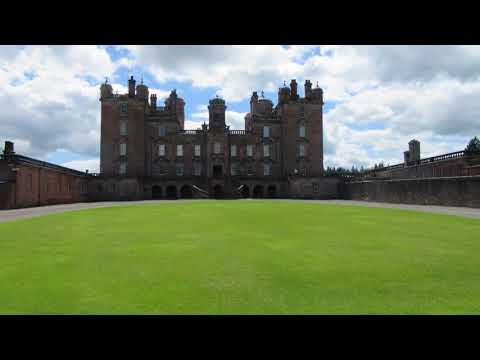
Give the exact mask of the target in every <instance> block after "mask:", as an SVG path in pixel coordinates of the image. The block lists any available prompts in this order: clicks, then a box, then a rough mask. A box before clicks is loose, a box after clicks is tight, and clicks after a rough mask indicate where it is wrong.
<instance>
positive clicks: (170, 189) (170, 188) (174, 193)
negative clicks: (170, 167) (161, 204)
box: [166, 185, 177, 200]
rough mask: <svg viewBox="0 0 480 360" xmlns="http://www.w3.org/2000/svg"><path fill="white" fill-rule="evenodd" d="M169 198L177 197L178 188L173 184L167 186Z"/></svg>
mask: <svg viewBox="0 0 480 360" xmlns="http://www.w3.org/2000/svg"><path fill="white" fill-rule="evenodd" d="M166 197H167V199H171V200H172V199H176V198H177V188H176V187H175V186H173V185H170V186H167V194H166Z"/></svg>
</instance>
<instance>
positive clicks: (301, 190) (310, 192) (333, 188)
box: [288, 177, 343, 200]
mask: <svg viewBox="0 0 480 360" xmlns="http://www.w3.org/2000/svg"><path fill="white" fill-rule="evenodd" d="M342 183H343V179H340V178H333V177H332V178H326V177H297V178H290V179H289V184H288V185H289V189H288V193H289V196H288V197H291V198H296V199H323V200H327V199H338V198H339V197H340V192H341V189H342V188H341V185H342Z"/></svg>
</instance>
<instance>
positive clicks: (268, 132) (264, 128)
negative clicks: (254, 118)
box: [263, 126, 272, 138]
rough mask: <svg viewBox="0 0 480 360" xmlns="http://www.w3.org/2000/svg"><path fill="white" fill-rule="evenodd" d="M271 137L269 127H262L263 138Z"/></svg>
mask: <svg viewBox="0 0 480 360" xmlns="http://www.w3.org/2000/svg"><path fill="white" fill-rule="evenodd" d="M270 136H272V128H271V127H270V126H264V127H263V137H264V138H269V137H270Z"/></svg>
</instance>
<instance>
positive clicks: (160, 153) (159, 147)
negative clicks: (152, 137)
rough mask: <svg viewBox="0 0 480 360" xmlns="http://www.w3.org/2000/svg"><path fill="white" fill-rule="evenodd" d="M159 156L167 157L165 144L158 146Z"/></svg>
mask: <svg viewBox="0 0 480 360" xmlns="http://www.w3.org/2000/svg"><path fill="white" fill-rule="evenodd" d="M158 156H165V144H159V145H158Z"/></svg>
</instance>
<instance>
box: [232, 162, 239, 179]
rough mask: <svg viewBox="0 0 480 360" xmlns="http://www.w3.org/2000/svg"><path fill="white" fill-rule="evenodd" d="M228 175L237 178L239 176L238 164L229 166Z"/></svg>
mask: <svg viewBox="0 0 480 360" xmlns="http://www.w3.org/2000/svg"><path fill="white" fill-rule="evenodd" d="M230 173H231V175H232V176H238V175H239V174H240V165H239V164H238V163H233V164H231V165H230Z"/></svg>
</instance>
